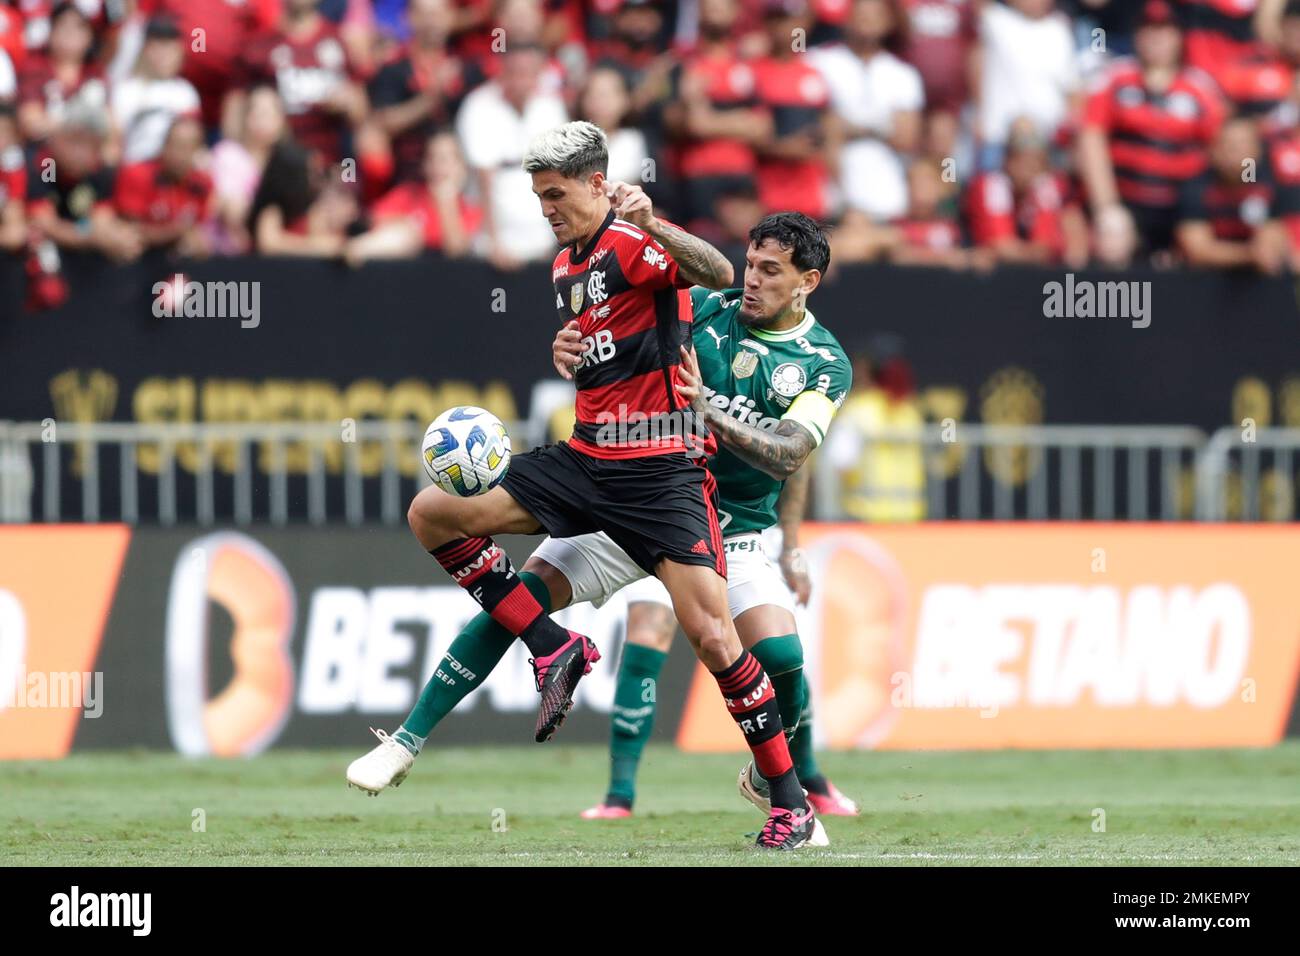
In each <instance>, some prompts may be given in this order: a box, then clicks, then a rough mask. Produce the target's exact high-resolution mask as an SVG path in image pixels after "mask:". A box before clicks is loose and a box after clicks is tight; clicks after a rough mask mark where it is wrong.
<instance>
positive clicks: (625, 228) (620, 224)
mask: <svg viewBox="0 0 1300 956" xmlns="http://www.w3.org/2000/svg"><path fill="white" fill-rule="evenodd" d="M609 228H610V229H612V230H613V231H614V232H621V233H623V235H625V236H631V237H632V238H633V239H637V240H640V239H644V238H645V233H644V232H641V231H640V230H639V229H637V228H635V227H633V226H629V225H628V224H627V223H625V222H624V221H623V220H622V219H615V220H614V221H613V222H611V223H610V224H609Z"/></svg>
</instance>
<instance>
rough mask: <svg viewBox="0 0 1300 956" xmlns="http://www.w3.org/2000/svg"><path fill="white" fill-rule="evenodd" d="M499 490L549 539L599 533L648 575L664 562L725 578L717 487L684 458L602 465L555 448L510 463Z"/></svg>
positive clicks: (702, 469) (563, 447)
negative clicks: (701, 568) (695, 567)
mask: <svg viewBox="0 0 1300 956" xmlns="http://www.w3.org/2000/svg"><path fill="white" fill-rule="evenodd" d="M501 487H502V488H504V489H505V490H506V491H507V492H508V493H509V494H510V497H511V498H514V499H515V501H517V502H519V504H520V505H521V506H523V508H524V509H525V510H526V511H528V513H529V514H531V515H532V516H533V517H534V518H536V519H537V520H538V521H540V522H541V523H542V526H543V527H544V528H545V529H546V531H547V533H548V534H549V535H550V536H551V537H552V538H572V537H576V536H577V535H580V534H592V533H594V532H596V531H603V532H605V533H606V534H607V535H609V537H610V538H611V540H613V542H614V543H615V544H617V545H618V546H619V547H620V548H622V549H623V550H624V551H626V552H627V556H628V557H629V558H631V559H632V560H633V561H635V562H636V563H637V564H638V565H639V566H640V567H642V568H644V569H645V570H646V571H647V572H649V573H650V574H654V570H655V566H656V565H657V564H658V563H659V559H660V558H668V559H669V560H671V561H676V562H678V563H680V564H701V565H704V566H705V567H707V568H713V570H715V571H717V572H718V574H720V575H722V576H723V577H726V575H727V559H726V556H725V554H724V553H723V550H722V528H721V526H720V525H719V524H718V486H717V484H716V482H714V480H713V475H712V474H711V473H710V472H709V470H708V469H707V468H706V467H704V465H703V464H702V463H700V462H699V461H698V460H697V459H694V458H690V457H688V456H687V455H686V454H685V453H683V452H675V453H671V454H666V455H647V456H645V457H643V458H623V459H605V458H593V457H592V456H590V455H584V454H582V453H581V452H578V451H574V450H573V449H572V448H570V447H569V446H568V444H567V443H565V442H560V443H559V444H557V445H546V446H545V447H542V448H534V449H533V450H532V451H530V452H528V454H526V455H516V456H514V457H513V458H511V459H510V469H509V470H508V471H507V472H506V476H505V478H504V479H502V481H501Z"/></svg>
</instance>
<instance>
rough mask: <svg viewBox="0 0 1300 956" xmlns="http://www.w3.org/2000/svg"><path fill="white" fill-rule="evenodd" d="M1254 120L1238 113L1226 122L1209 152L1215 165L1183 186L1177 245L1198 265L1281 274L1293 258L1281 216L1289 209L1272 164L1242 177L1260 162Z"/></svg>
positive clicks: (1179, 206) (1192, 263) (1193, 263)
mask: <svg viewBox="0 0 1300 956" xmlns="http://www.w3.org/2000/svg"><path fill="white" fill-rule="evenodd" d="M1260 150H1261V143H1260V139H1259V134H1258V132H1257V131H1256V129H1255V124H1254V123H1253V122H1252V121H1251V120H1249V119H1247V118H1244V117H1236V118H1234V119H1231V120H1229V121H1228V122H1226V123H1224V124H1223V129H1221V130H1220V131H1219V136H1218V139H1217V140H1216V141H1215V144H1214V148H1213V149H1212V150H1211V152H1210V168H1209V169H1208V170H1206V171H1205V172H1204V173H1202V174H1201V175H1200V176H1198V177H1196V178H1195V179H1193V180H1192V181H1190V182H1188V183H1185V184H1184V185H1183V188H1182V191H1181V195H1180V199H1179V205H1178V218H1179V222H1178V231H1177V236H1178V245H1179V247H1180V248H1181V249H1182V251H1183V254H1184V255H1185V256H1186V257H1187V262H1188V263H1189V264H1190V265H1193V266H1210V267H1217V268H1225V267H1227V268H1233V267H1237V268H1253V269H1256V270H1258V271H1259V272H1262V273H1265V274H1267V275H1276V274H1277V273H1278V272H1280V271H1281V270H1282V268H1283V267H1284V266H1285V265H1286V263H1287V259H1288V256H1289V248H1288V240H1287V234H1286V229H1285V228H1284V227H1283V225H1282V222H1281V218H1282V217H1283V216H1284V215H1286V214H1288V213H1294V212H1295V211H1296V210H1295V209H1289V208H1287V205H1286V203H1285V202H1284V199H1285V198H1286V197H1285V196H1284V194H1283V193H1281V192H1280V191H1279V190H1278V188H1277V185H1276V183H1274V182H1273V179H1272V177H1271V176H1269V175H1268V172H1267V168H1266V167H1264V168H1258V167H1257V168H1256V175H1255V177H1254V178H1253V179H1250V178H1249V177H1245V176H1243V175H1242V173H1243V170H1245V169H1247V168H1248V161H1249V162H1257V161H1258V157H1259V155H1260Z"/></svg>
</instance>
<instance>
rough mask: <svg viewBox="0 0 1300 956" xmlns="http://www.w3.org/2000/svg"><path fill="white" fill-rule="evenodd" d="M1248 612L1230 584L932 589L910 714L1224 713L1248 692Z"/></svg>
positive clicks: (922, 621) (923, 613) (923, 615)
mask: <svg viewBox="0 0 1300 956" xmlns="http://www.w3.org/2000/svg"><path fill="white" fill-rule="evenodd" d="M1250 642H1251V628H1250V606H1249V603H1248V601H1247V600H1246V597H1245V595H1244V594H1242V592H1241V590H1240V589H1239V588H1238V587H1236V586H1235V585H1233V584H1231V583H1228V582H1222V583H1218V584H1212V585H1209V586H1208V587H1204V588H1193V587H1187V586H1184V585H1178V586H1174V587H1168V588H1165V587H1158V586H1154V585H1139V586H1137V587H1133V588H1121V587H1116V586H1112V585H1101V586H1096V587H1084V586H1081V585H1077V584H1068V583H1059V584H1032V585H1030V584H991V585H986V586H984V587H971V586H969V585H966V584H956V583H944V584H936V585H931V586H930V587H928V588H927V589H926V591H925V596H924V597H923V598H922V601H921V608H920V614H919V620H918V623H917V628H916V647H915V653H914V655H913V661H912V687H911V691H912V695H911V702H910V703H911V705H912V706H915V707H935V706H943V705H944V702H945V701H948V700H953V699H958V700H960V699H968V700H975V701H981V702H985V703H986V704H991V705H993V706H996V707H1013V706H1020V705H1025V704H1028V705H1032V706H1038V707H1069V706H1072V705H1074V704H1077V703H1079V702H1080V700H1082V699H1083V698H1084V696H1085V695H1089V696H1091V698H1092V700H1094V701H1095V702H1096V703H1097V704H1098V705H1099V706H1103V707H1131V706H1136V705H1141V704H1146V705H1150V706H1153V707H1168V706H1170V705H1172V704H1177V703H1185V704H1190V705H1192V706H1194V707H1200V708H1212V707H1220V706H1222V705H1224V704H1226V703H1229V702H1230V701H1231V700H1233V699H1234V698H1235V697H1236V696H1237V695H1238V694H1239V692H1240V690H1241V681H1242V679H1243V678H1244V677H1245V676H1246V661H1247V660H1248V659H1249V656H1250Z"/></svg>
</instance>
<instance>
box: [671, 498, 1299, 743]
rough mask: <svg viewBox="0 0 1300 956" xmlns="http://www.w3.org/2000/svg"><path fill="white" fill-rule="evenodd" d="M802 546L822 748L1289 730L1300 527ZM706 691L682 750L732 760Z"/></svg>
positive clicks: (849, 539) (869, 534)
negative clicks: (1098, 558) (1101, 559)
mask: <svg viewBox="0 0 1300 956" xmlns="http://www.w3.org/2000/svg"><path fill="white" fill-rule="evenodd" d="M801 539H802V542H801V543H802V544H803V546H804V548H805V550H806V551H807V553H808V556H809V562H810V565H811V568H812V577H813V581H814V582H816V584H815V586H814V589H813V599H812V602H811V605H810V606H809V607H808V608H807V609H800V611H799V612H798V615H797V616H798V624H799V631H800V635H801V637H802V638H803V643H804V655H805V661H806V665H805V667H806V671H807V673H808V675H809V681H810V684H811V686H812V690H813V694H814V698H815V705H814V711H815V712H816V713H817V715H818V717H817V721H816V723H815V725H814V726H815V728H816V730H817V734H818V738H819V743H821V744H823V745H828V746H831V747H858V748H877V747H878V748H883V749H917V748H920V749H924V748H963V749H964V748H974V749H985V748H1003V747H1034V748H1039V747H1044V748H1052V747H1089V748H1106V747H1234V746H1235V747H1240V746H1265V745H1268V744H1272V743H1276V742H1277V741H1278V740H1279V739H1281V736H1282V734H1283V732H1284V730H1285V727H1286V724H1287V720H1288V718H1289V717H1290V715H1291V709H1292V705H1293V700H1294V696H1295V675H1296V673H1297V671H1298V670H1300V605H1297V604H1296V602H1295V600H1294V597H1293V592H1294V585H1293V583H1292V581H1291V579H1290V575H1289V572H1288V569H1289V568H1291V567H1294V564H1295V555H1296V553H1297V552H1298V551H1300V529H1297V528H1295V527H1294V526H1277V527H1260V526H1253V527H1241V526H1239V527H1231V526H1209V525H1192V524H1179V525H1174V524H1162V525H1159V526H1150V525H1140V524H1101V523H1098V524H1090V525H1081V524H1052V525H1048V524H1038V525H1028V524H1027V525H1017V526H1007V525H986V524H978V523H974V522H970V523H960V524H958V523H953V524H945V523H939V522H936V523H933V524H924V525H914V526H908V527H883V526H880V527H864V526H862V525H850V524H844V525H826V524H819V525H811V526H809V527H807V528H806V529H805V531H804V533H802V534H801ZM1098 548H1102V549H1104V550H1105V552H1106V557H1107V561H1106V567H1105V570H1094V568H1095V567H1097V565H1095V563H1094V555H1095V554H1096V552H1097V549H1098ZM707 678H708V675H707V673H697V675H696V680H695V682H694V684H693V686H692V691H691V697H690V699H689V700H688V703H687V708H686V712H685V715H684V717H683V722H682V725H681V728H680V730H679V734H678V743H679V744H680V745H681V746H683V747H685V748H687V749H691V750H732V749H736V745H737V743H738V741H737V739H736V734H735V730H734V728H731V727H728V726H727V721H726V716H725V713H723V714H721V715H719V713H718V708H717V707H716V704H711V703H710V701H709V692H710V688H709V687H708V685H707ZM712 692H713V693H716V690H714V691H712Z"/></svg>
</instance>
